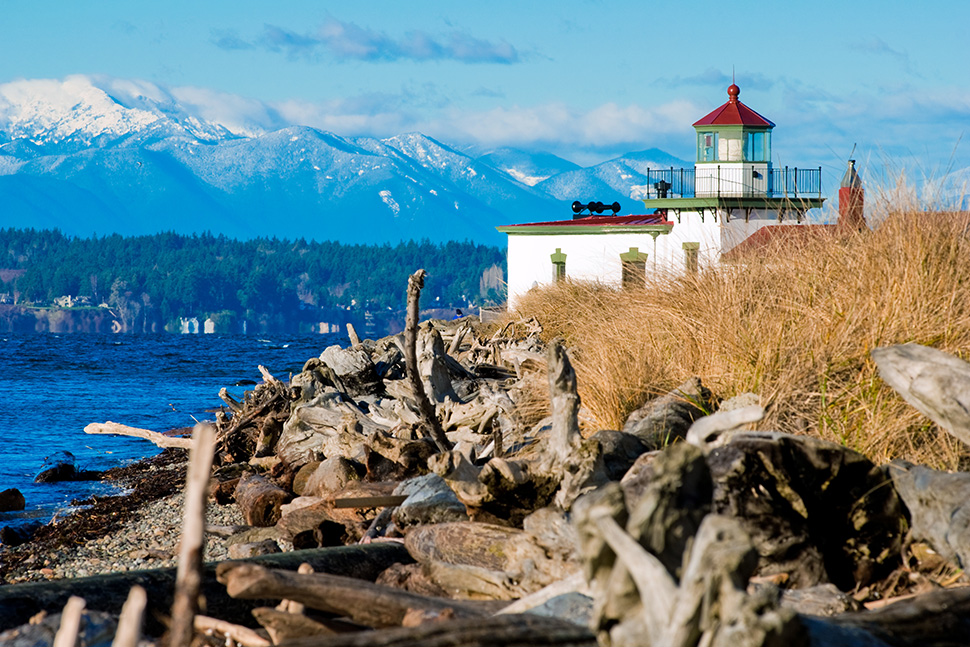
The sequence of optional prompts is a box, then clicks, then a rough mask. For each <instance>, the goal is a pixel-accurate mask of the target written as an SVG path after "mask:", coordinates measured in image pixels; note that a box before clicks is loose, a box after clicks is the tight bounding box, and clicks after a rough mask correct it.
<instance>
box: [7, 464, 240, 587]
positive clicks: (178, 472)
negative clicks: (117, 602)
mask: <svg viewBox="0 0 970 647" xmlns="http://www.w3.org/2000/svg"><path fill="white" fill-rule="evenodd" d="M157 462H158V461H152V460H151V459H149V460H146V461H142V462H141V464H136V465H134V466H130V467H128V468H125V469H126V470H128V471H129V472H132V473H133V474H132V475H131V476H129V477H128V478H131V479H152V480H155V481H170V482H172V483H173V484H174V487H175V488H176V489H177V490H178V491H177V492H175V493H173V494H169V495H167V496H163V497H161V498H157V499H155V500H149V501H143V502H139V501H130V500H129V501H127V502H125V503H126V504H127V505H130V506H133V509H132V510H131V513H130V515H129V516H128V518H127V519H125V520H124V521H121V522H120V523H118V524H117V527H114V528H109V529H108V530H106V531H105V532H104V533H103V534H102V535H100V536H95V537H94V538H90V539H87V540H84V541H70V542H68V543H65V544H63V545H61V546H57V547H54V546H52V544H54V543H56V541H55V538H58V537H59V536H60V534H59V533H58V532H57V529H58V526H61V527H62V528H64V530H63V532H62V533H61V534H63V533H66V532H69V531H68V530H67V528H68V527H70V526H71V525H72V524H75V525H78V524H80V525H84V524H85V522H86V520H85V517H90V516H91V515H92V512H93V510H94V509H95V508H90V507H87V506H84V507H81V508H80V509H78V510H76V511H74V512H73V513H71V514H70V515H67V516H65V517H63V518H60V519H57V520H55V521H54V522H53V523H52V524H50V532H49V534H45V535H42V536H40V537H39V538H38V540H36V541H35V540H32V541H29V542H27V543H25V544H23V545H21V546H16V547H5V546H0V564H3V567H4V577H3V583H4V584H17V583H21V582H36V581H45V580H54V579H66V578H76V577H88V576H92V575H101V574H105V573H115V572H123V571H130V570H138V569H148V568H169V567H175V566H176V563H177V560H178V550H179V545H178V542H179V537H180V536H181V527H182V511H183V503H184V498H185V497H184V492H182V490H181V487H179V486H178V485H177V483H178V480H179V479H180V478H184V463H181V462H179V461H176V462H172V463H170V464H167V465H158V464H156V463H157ZM137 492H138V488H130V489H129V491H128V493H127V494H124V495H121V496H120V497H117V498H118V499H125V498H132V497H138V496H139V495H138V494H137ZM206 524H207V527H212V528H219V527H231V526H241V525H243V524H244V521H243V518H242V514H241V513H240V511H239V508H238V507H237V506H235V505H217V504H215V503H214V502H212V501H210V502H209V505H208V507H207V510H206ZM228 558H229V554H228V547H227V545H226V543H225V541H224V539H223V538H222V537H220V536H217V535H216V534H214V533H207V535H206V548H205V560H206V561H221V560H225V559H228Z"/></svg>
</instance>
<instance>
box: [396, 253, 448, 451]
mask: <svg viewBox="0 0 970 647" xmlns="http://www.w3.org/2000/svg"><path fill="white" fill-rule="evenodd" d="M426 274H427V272H425V271H424V270H418V271H417V272H415V273H414V274H412V275H411V276H410V277H409V278H408V300H407V314H406V317H405V322H404V364H405V367H406V370H407V381H408V384H410V386H411V392H412V393H413V394H414V398H415V400H417V404H418V414H419V415H420V417H421V423H422V425H423V426H424V427H425V428H426V429H427V430H428V431H429V432H430V435H431V439H432V440H434V443H435V445H437V446H438V449H439V450H440V451H443V452H446V451H448V450H449V449H451V441H449V440H448V437H447V436H445V431H444V429H442V428H441V422H439V421H438V416H437V414H436V412H435V408H434V405H433V404H431V401H430V400H429V399H428V394H427V392H426V391H425V389H424V383H423V381H422V380H421V371H420V368H419V366H418V355H417V341H418V315H419V312H420V307H419V304H420V300H421V289H422V288H423V287H424V277H425V275H426Z"/></svg>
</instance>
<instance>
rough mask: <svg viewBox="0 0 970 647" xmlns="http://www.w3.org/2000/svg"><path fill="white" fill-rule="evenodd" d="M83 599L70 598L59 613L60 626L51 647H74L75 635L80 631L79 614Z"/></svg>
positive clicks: (83, 604)
mask: <svg viewBox="0 0 970 647" xmlns="http://www.w3.org/2000/svg"><path fill="white" fill-rule="evenodd" d="M84 607H85V602H84V598H80V597H77V596H76V595H75V596H71V599H69V600H68V601H67V604H66V605H64V611H63V612H62V613H61V625H60V627H58V629H57V633H56V634H55V635H54V643H53V647H74V643H75V642H76V641H77V634H78V632H79V631H80V629H81V613H82V612H83V611H84Z"/></svg>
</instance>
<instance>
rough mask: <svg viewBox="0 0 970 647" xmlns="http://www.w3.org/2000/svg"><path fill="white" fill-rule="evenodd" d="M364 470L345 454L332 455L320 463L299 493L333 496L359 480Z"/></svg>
mask: <svg viewBox="0 0 970 647" xmlns="http://www.w3.org/2000/svg"><path fill="white" fill-rule="evenodd" d="M363 471H364V467H363V465H361V464H360V463H357V462H356V461H352V460H350V459H348V458H344V457H343V456H332V457H330V458H327V459H325V460H323V461H321V462H320V463H319V464H318V466H317V468H316V469H315V470H314V471H313V473H312V474H311V475H310V476H309V478H307V481H306V487H305V488H303V492H301V493H299V494H301V495H303V496H318V497H328V496H330V497H332V496H333V493H334V492H338V491H340V490H343V489H344V488H346V487H347V486H348V485H349V484H351V483H353V482H355V481H359V480H360V477H361V472H363ZM295 491H296V490H295V489H294V492H295Z"/></svg>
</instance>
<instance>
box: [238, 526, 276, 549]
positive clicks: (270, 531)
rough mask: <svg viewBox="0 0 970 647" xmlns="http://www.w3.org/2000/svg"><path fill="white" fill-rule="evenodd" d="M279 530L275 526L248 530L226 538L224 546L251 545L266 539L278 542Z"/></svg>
mask: <svg viewBox="0 0 970 647" xmlns="http://www.w3.org/2000/svg"><path fill="white" fill-rule="evenodd" d="M281 538H282V537H281V535H280V530H279V528H277V527H276V526H270V527H268V528H249V529H247V530H243V531H242V532H238V533H236V534H234V535H232V536H230V537H227V538H226V540H225V544H226V546H227V547H229V546H233V545H235V544H253V543H258V542H261V541H264V540H266V539H272V540H273V541H278V540H279V539H281Z"/></svg>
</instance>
